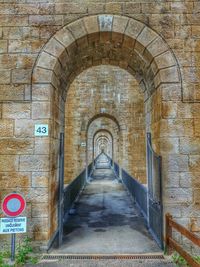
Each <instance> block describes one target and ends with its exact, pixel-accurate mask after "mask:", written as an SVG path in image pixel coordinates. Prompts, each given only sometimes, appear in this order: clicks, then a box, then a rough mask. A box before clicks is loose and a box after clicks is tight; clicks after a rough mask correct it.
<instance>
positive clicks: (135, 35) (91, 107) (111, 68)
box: [0, 0, 200, 248]
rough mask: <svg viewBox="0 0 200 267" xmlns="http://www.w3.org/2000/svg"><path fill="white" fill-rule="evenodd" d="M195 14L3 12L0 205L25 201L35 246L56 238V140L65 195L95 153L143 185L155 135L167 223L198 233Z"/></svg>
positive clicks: (16, 5)
mask: <svg viewBox="0 0 200 267" xmlns="http://www.w3.org/2000/svg"><path fill="white" fill-rule="evenodd" d="M199 14H200V3H199V1H195V0H194V1H190V0H185V1H181V0H180V1H164V0H160V1H154V0H152V1H147V0H146V1H145V0H142V1H128V0H127V1H117V0H116V1H115V0H113V1H111V0H110V1H109V0H104V1H98V0H86V1H80V0H75V1H67V0H63V1H59V0H51V1H45V0H41V1H6V0H4V1H0V192H1V194H0V197H1V200H2V198H3V197H4V195H5V194H7V193H10V192H12V191H17V192H21V193H22V194H23V195H24V196H25V198H26V199H27V202H28V208H27V210H26V215H27V216H28V221H29V224H28V231H29V234H30V235H31V236H33V238H34V240H35V242H36V244H37V243H38V246H41V247H43V248H46V247H48V245H49V244H50V242H51V241H52V239H53V238H54V237H55V235H56V233H57V232H58V200H59V190H58V187H59V148H60V133H65V146H64V154H65V162H64V168H63V169H64V171H65V172H64V173H65V177H64V183H65V185H66V186H67V184H69V182H71V181H72V180H73V179H74V178H75V177H76V176H78V175H79V173H80V172H81V171H82V170H83V169H84V168H85V167H86V166H87V165H89V164H90V163H91V162H92V160H93V159H94V158H95V157H96V156H97V155H98V154H99V153H100V152H102V151H104V152H105V153H106V154H108V155H109V156H110V157H111V158H113V160H114V161H115V162H117V163H118V164H119V165H120V166H121V167H122V168H123V169H125V170H126V171H127V172H128V173H130V174H131V175H132V176H134V177H135V178H136V179H137V180H138V181H139V182H140V183H142V184H147V167H146V166H147V162H146V141H147V140H146V134H147V132H148V133H151V136H152V145H153V148H154V150H155V151H156V153H157V154H159V155H161V156H162V201H163V209H164V210H163V214H165V213H166V212H170V213H171V214H172V215H173V216H174V218H175V219H176V220H177V221H178V222H180V223H181V224H183V225H185V226H186V227H187V228H188V227H189V228H190V227H191V221H192V222H193V223H195V227H192V229H194V228H195V229H197V231H198V229H199V230H200V15H199ZM35 124H48V126H49V135H48V136H46V137H36V136H35V135H34V127H35ZM147 187H148V186H147ZM1 215H2V214H1ZM0 239H2V240H4V239H5V237H3V236H1V237H0Z"/></svg>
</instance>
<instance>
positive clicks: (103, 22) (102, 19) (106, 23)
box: [98, 15, 113, 32]
mask: <svg viewBox="0 0 200 267" xmlns="http://www.w3.org/2000/svg"><path fill="white" fill-rule="evenodd" d="M98 20H99V29H100V31H101V32H110V31H112V23H113V16H111V15H100V16H98Z"/></svg>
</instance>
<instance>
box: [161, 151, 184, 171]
mask: <svg viewBox="0 0 200 267" xmlns="http://www.w3.org/2000/svg"><path fill="white" fill-rule="evenodd" d="M163 169H164V170H167V171H170V172H181V171H186V172H187V171H188V170H189V158H188V156H186V155H179V154H173V155H169V156H164V155H163Z"/></svg>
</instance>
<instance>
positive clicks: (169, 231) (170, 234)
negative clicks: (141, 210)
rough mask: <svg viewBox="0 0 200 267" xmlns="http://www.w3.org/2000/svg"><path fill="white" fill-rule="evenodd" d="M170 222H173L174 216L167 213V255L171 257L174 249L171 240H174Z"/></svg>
mask: <svg viewBox="0 0 200 267" xmlns="http://www.w3.org/2000/svg"><path fill="white" fill-rule="evenodd" d="M170 220H172V215H170V214H169V213H167V214H166V215H165V246H166V253H167V254H168V255H169V254H171V253H172V249H171V247H170V242H169V238H172V227H171V226H170Z"/></svg>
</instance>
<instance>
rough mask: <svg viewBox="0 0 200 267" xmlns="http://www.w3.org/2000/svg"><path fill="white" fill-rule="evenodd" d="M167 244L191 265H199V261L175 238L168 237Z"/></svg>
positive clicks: (194, 266)
mask: <svg viewBox="0 0 200 267" xmlns="http://www.w3.org/2000/svg"><path fill="white" fill-rule="evenodd" d="M169 246H171V247H172V248H174V249H175V250H176V251H177V252H178V253H179V254H180V255H181V256H182V257H183V258H184V259H185V260H186V261H187V262H188V263H189V264H190V266H191V267H199V263H198V262H196V260H194V259H193V257H192V256H191V255H190V254H189V253H187V252H186V251H185V250H184V249H183V248H182V247H181V246H180V245H179V244H178V243H177V242H176V241H175V240H173V239H172V238H171V237H169Z"/></svg>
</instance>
